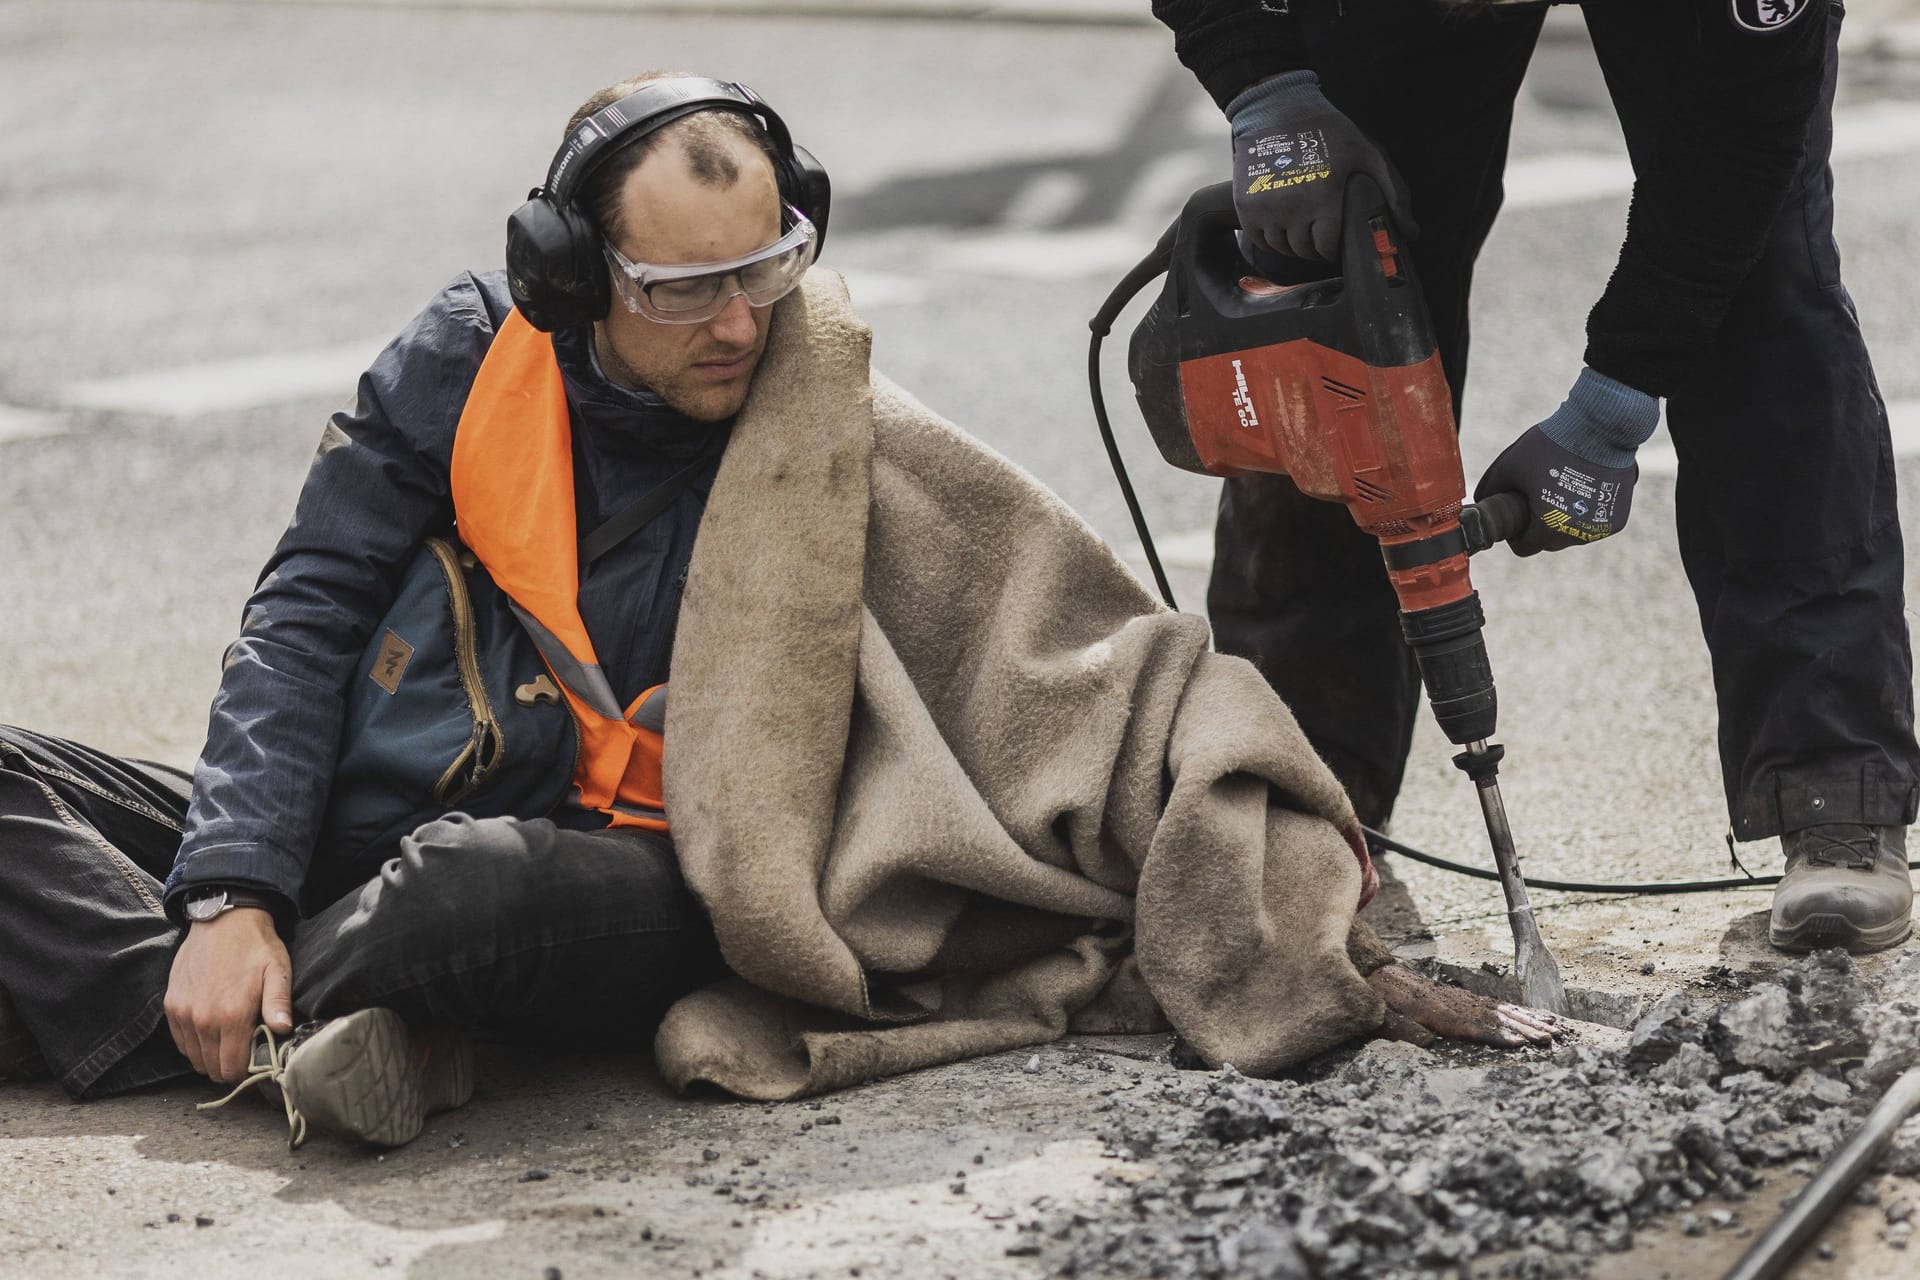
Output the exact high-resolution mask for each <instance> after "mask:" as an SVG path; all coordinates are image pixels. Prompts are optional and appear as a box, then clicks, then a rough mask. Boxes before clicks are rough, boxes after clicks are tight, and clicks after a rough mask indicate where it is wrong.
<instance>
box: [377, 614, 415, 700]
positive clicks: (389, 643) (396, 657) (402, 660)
mask: <svg viewBox="0 0 1920 1280" xmlns="http://www.w3.org/2000/svg"><path fill="white" fill-rule="evenodd" d="M412 659H413V646H412V645H410V644H408V643H407V642H406V641H405V640H402V639H401V638H400V637H399V636H397V635H395V634H394V633H393V632H392V631H391V630H389V631H388V632H387V638H386V639H385V640H382V641H381V642H380V652H379V654H378V655H377V656H375V658H374V660H373V670H371V671H369V672H367V678H368V679H369V680H372V681H373V682H374V683H375V684H377V685H379V686H380V687H381V688H382V689H385V690H386V691H387V692H388V693H396V692H398V691H399V689H400V677H401V676H403V675H405V674H406V671H407V663H408V662H410V661H412Z"/></svg>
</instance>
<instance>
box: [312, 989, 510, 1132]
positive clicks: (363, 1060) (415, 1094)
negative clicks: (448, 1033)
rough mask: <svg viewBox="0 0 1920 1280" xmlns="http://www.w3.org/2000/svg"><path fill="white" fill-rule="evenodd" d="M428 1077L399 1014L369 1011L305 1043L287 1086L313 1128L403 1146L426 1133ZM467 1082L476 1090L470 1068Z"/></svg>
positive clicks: (338, 1021) (334, 1024) (323, 1030)
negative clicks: (423, 1132) (422, 1126)
mask: <svg viewBox="0 0 1920 1280" xmlns="http://www.w3.org/2000/svg"><path fill="white" fill-rule="evenodd" d="M425 1074H426V1073H425V1072H424V1071H423V1070H422V1069H421V1063H420V1057H419V1052H418V1050H417V1049H416V1048H415V1046H414V1043H413V1037H412V1035H411V1034H410V1033H409V1032H408V1031H407V1024H406V1023H405V1022H403V1021H401V1018H400V1015H399V1014H397V1013H395V1012H393V1011H392V1010H391V1009H362V1010H360V1011H359V1012H358V1013H352V1014H348V1015H347V1016H346V1017H344V1018H339V1019H336V1020H334V1021H333V1022H330V1023H328V1024H327V1025H326V1026H324V1027H322V1028H321V1029H320V1031H319V1032H318V1033H317V1034H316V1035H315V1036H314V1037H313V1039H311V1040H309V1041H307V1042H306V1043H305V1044H303V1045H301V1046H300V1047H299V1049H297V1050H296V1051H295V1053H294V1055H293V1060H292V1061H291V1062H289V1063H288V1064H287V1070H286V1074H285V1075H284V1076H282V1077H281V1087H282V1088H283V1089H285V1090H286V1091H287V1094H288V1096H289V1097H291V1098H292V1099H293V1105H294V1107H295V1108H296V1109H297V1110H298V1111H299V1112H300V1114H301V1115H303V1116H305V1117H306V1120H307V1125H308V1127H309V1128H311V1129H313V1130H315V1131H318V1132H321V1133H330V1134H333V1135H335V1136H336V1137H342V1138H352V1139H356V1140H358V1141H360V1142H365V1143H368V1144H370V1145H372V1146H376V1147H398V1146H401V1145H403V1144H405V1143H408V1142H411V1141H413V1140H414V1139H415V1138H417V1137H419V1136H420V1128H421V1125H422V1124H423V1123H424V1122H425V1117H426V1106H425V1099H424V1097H423V1096H422V1095H423V1093H424V1086H425V1079H424V1077H425ZM467 1079H468V1081H469V1090H471V1080H472V1071H471V1069H469V1071H468V1073H467Z"/></svg>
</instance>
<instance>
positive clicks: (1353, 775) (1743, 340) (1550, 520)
mask: <svg viewBox="0 0 1920 1280" xmlns="http://www.w3.org/2000/svg"><path fill="white" fill-rule="evenodd" d="M1153 9H1154V12H1155V14H1156V15H1157V16H1158V17H1160V19H1161V20H1162V21H1164V22H1165V23H1166V24H1167V25H1168V26H1169V27H1171V28H1172V30H1173V32H1174V48H1175V51H1176V52H1177V54H1178V56H1179V58H1180V60H1181V61H1182V62H1183V63H1185V64H1186V65H1187V66H1188V67H1189V68H1190V69H1191V70H1192V71H1193V72H1194V74H1195V75H1196V76H1197V77H1198V78H1199V80H1200V82H1201V84H1202V85H1203V86H1204V87H1205V88H1206V89H1207V91H1208V92H1209V93H1210V94H1211V95H1212V96H1213V98H1214V100H1215V101H1216V102H1217V103H1218V104H1219V105H1220V106H1221V108H1222V109H1223V110H1224V111H1225V112H1226V114H1227V117H1228V120H1229V121H1230V122H1231V125H1232V135H1233V142H1232V146H1233V158H1232V164H1233V169H1232V175H1233V180H1234V183H1235V186H1234V192H1235V207H1236V209H1237V211H1238V213H1239V216H1240V220H1241V225H1242V228H1243V230H1244V233H1245V236H1246V239H1247V241H1248V242H1249V247H1250V250H1251V251H1252V252H1253V253H1255V254H1256V255H1264V256H1263V258H1262V260H1263V262H1265V263H1267V264H1269V265H1271V266H1272V273H1274V274H1281V275H1285V274H1286V273H1287V272H1289V271H1293V272H1305V273H1307V274H1311V273H1312V271H1313V269H1314V268H1315V267H1318V268H1320V269H1321V270H1322V271H1324V263H1325V260H1328V259H1330V258H1331V257H1332V256H1333V255H1334V253H1335V251H1336V246H1337V243H1338V228H1339V224H1340V212H1341V192H1342V189H1343V187H1344V184H1345V180H1346V178H1347V177H1348V176H1349V175H1351V174H1354V173H1356V172H1367V173H1370V174H1372V175H1373V176H1374V177H1375V178H1376V180H1378V181H1379V182H1380V183H1381V184H1382V186H1383V188H1384V189H1385V190H1386V191H1387V192H1388V193H1389V197H1390V199H1392V200H1393V202H1394V203H1395V206H1396V208H1397V209H1398V210H1399V212H1400V214H1401V216H1402V217H1403V218H1404V219H1407V220H1408V225H1410V226H1412V225H1415V224H1417V229H1418V235H1419V239H1418V243H1417V246H1416V254H1417V259H1418V262H1419V266H1420V270H1421V274H1422V277H1423V279H1424V281H1425V284H1426V289H1427V296H1428V301H1429V304H1430V306H1431V308H1432V312H1433V322H1434V326H1435V330H1436V333H1437V336H1438V339H1439V345H1440V352H1441V356H1442V359H1443V362H1444V364H1445V367H1446V371H1447V375H1448V379H1449V382H1450V385H1451V387H1452V390H1453V395H1454V399H1455V402H1456V408H1458V403H1459V399H1460V395H1461V389H1462V385H1463V382H1464V379H1465V375H1466V366H1467V337H1468V335H1467V314H1468V306H1467V304H1468V293H1469V289H1470V287H1471V284H1472V278H1473V264H1474V260H1475V258H1476V256H1477V255H1478V253H1479V251H1480V247H1481V245H1482V243H1483V242H1484V241H1485V239H1486V236H1487V232H1488V230H1489V229H1490V228H1491V226H1492V224H1493V219H1494V216H1495V214H1496V213H1497V212H1498V210H1499V207H1500V202H1501V195H1502V187H1501V178H1502V171H1503V168H1504V165H1505V160H1506V152H1507V138H1508V132H1509V127H1510V124H1511V120H1512V112H1513V103H1514V97H1515V94H1516V92H1517V91H1518V89H1519V86H1520V83H1521V79H1522V77H1523V75H1524V74H1525V72H1526V69H1527V63H1528V60H1529V58H1530V57H1531V55H1532V51H1533V48H1534V44H1535V41H1536V39H1537V38H1538V36H1539V34H1540V30H1541V24H1542V22H1543V20H1544V16H1545V9H1546V6H1545V5H1544V4H1539V3H1534V4H1524V3H1507V2H1504V0H1501V2H1496V3H1485V2H1484V0H1482V2H1475V3H1464V2H1460V0H1368V2H1367V3H1364V4H1356V3H1350V2H1348V3H1343V2H1342V0H1155V2H1154V5H1153ZM1582 9H1583V11H1584V14H1585V18H1586V24H1587V28H1588V31H1589V33H1590V35H1591V37H1592V41H1593V47H1594V50H1595V52H1596V54H1597V55H1598V58H1599V62H1600V66H1601V69H1602V71H1603V72H1604V73H1605V77H1606V82H1607V87H1608V90H1609V92H1610V93H1611V95H1612V98H1613V102H1614V106H1615V109H1616V111H1617V113H1618V115H1619V119H1620V122H1621V128H1622V131H1623V133H1624V134H1625V138H1626V143H1627V149H1628V152H1629V154H1630V156H1631V158H1632V161H1633V167H1634V174H1635V185H1634V195H1633V204H1632V208H1631V212H1630V213H1629V215H1628V219H1627V228H1626V238H1625V243H1624V245H1623V247H1622V249H1621V253H1620V258H1619V265H1618V266H1617V267H1616V269H1615V271H1614V274H1613V277H1612V280H1611V281H1610V282H1609V284H1608V286H1607V289H1606V291H1605V293H1604V294H1603V296H1602V297H1601V298H1600V300H1599V301H1598V303H1596V304H1595V306H1594V307H1593V309H1592V311H1591V313H1590V314H1589V316H1588V320H1587V334H1588V345H1587V350H1586V356H1585V367H1584V368H1582V369H1580V370H1578V371H1576V372H1577V376H1576V377H1574V378H1572V389H1571V390H1570V392H1569V393H1568V395H1567V398H1566V400H1565V402H1564V403H1562V404H1561V406H1560V407H1559V408H1558V409H1557V410H1555V411H1554V412H1553V413H1552V414H1550V415H1549V416H1547V417H1546V418H1545V419H1544V420H1543V421H1541V422H1540V423H1539V424H1537V425H1536V426H1534V427H1532V428H1531V429H1529V430H1528V431H1526V432H1525V433H1524V434H1522V435H1521V436H1520V437H1519V438H1518V439H1517V440H1515V441H1514V442H1513V443H1512V445H1510V446H1509V447H1508V448H1507V449H1506V451H1505V452H1504V453H1502V454H1501V455H1500V456H1499V458H1498V459H1497V460H1496V461H1495V462H1494V463H1493V465H1492V466H1491V467H1490V468H1489V469H1488V470H1487V472H1486V474H1485V475H1484V476H1483V477H1482V479H1481V480H1480V483H1479V485H1478V488H1477V493H1478V494H1480V495H1485V494H1487V493H1492V492H1498V491H1516V492H1519V493H1521V494H1524V495H1525V496H1526V497H1527V498H1528V500H1529V502H1530V504H1531V505H1532V508H1533V512H1534V515H1535V520H1534V522H1533V523H1532V524H1531V525H1530V527H1529V528H1528V529H1527V530H1526V532H1525V533H1524V534H1522V535H1521V536H1520V537H1518V538H1516V539H1515V540H1514V543H1513V546H1514V549H1515V550H1516V551H1518V552H1519V553H1520V554H1521V555H1532V554H1534V553H1536V552H1539V551H1543V550H1560V549H1563V548H1567V547H1574V546H1580V545H1584V544H1586V543H1588V542H1593V541H1597V540H1598V539H1600V538H1604V537H1607V536H1609V535H1610V534H1613V533H1615V532H1618V531H1619V530H1620V529H1621V528H1623V527H1624V526H1625V525H1626V522H1627V518H1628V515H1629V512H1630V509H1631V502H1632V496H1633V487H1634V481H1635V479H1636V478H1637V475H1638V468H1637V466H1636V464H1635V462H1634V454H1635V450H1636V449H1637V448H1638V446H1639V445H1640V444H1642V443H1643V442H1644V441H1645V440H1646V439H1647V438H1648V437H1649V436H1650V435H1651V434H1652V433H1653V431H1654V429H1655V426H1656V424H1657V423H1658V420H1659V416H1660V401H1661V400H1662V399H1664V400H1665V401H1666V407H1667V419H1668V423H1669V427H1670V430H1671V433H1672V436H1673V442H1674V446H1675V448H1676V450H1677V452H1678V454H1679V464H1680V470H1679V480H1678V488H1677V493H1676V504H1677V507H1678V528H1679V541H1680V554H1681V560H1682V563H1683V564H1684V566H1685V569H1686V572H1687V576H1688V579H1689V581H1690V582H1691V584H1692V586H1693V590H1694V594H1695V597H1696V599H1697V601H1698V605H1699V610H1700V620H1701V628H1702V631H1703V633H1704V634H1705V637H1706V641H1707V645H1708V649H1709V651H1710V653H1711V656H1712V661H1713V672H1714V683H1715V692H1716V695H1717V698H1718V704H1719V713H1720V726H1719V734H1720V738H1719V741H1720V758H1721V768H1722V773H1723V777H1724V782H1725V787H1726V795H1727V804H1728V810H1729V814H1730V817H1731V822H1732V829H1733V832H1734V834H1736V835H1737V836H1738V837H1739V838H1740V839H1742V840H1756V839H1760V838H1763V837H1768V836H1776V835H1777V836H1779V837H1780V838H1781V842H1782V845H1783V848H1784V851H1785V854H1786V861H1787V870H1786V877H1785V879H1784V880H1783V881H1782V883H1781V884H1780V886H1779V888H1778V889H1777V890H1776V892H1775V895H1774V901H1773V912H1772V921H1771V929H1770V937H1771V939H1772V942H1773V944H1774V945H1775V946H1777V947H1781V948H1784V949H1789V950H1804V949H1808V948H1813V947H1824V946H1835V945H1839V946H1845V947H1847V948H1849V949H1851V950H1854V951H1873V950H1879V949H1881V948H1885V947H1890V946H1893V945H1895V944H1897V943H1899V942H1900V941H1901V940H1902V939H1904V938H1905V937H1906V936H1907V934H1908V932H1909V930H1910V928H1911V924H1910V916H1911V907H1912V887H1911V882H1910V880H1909V876H1908V872H1907V861H1906V852H1905V844H1906V826H1907V824H1909V823H1910V822H1912V821H1913V820H1914V817H1915V811H1916V802H1917V800H1920V788H1917V787H1916V781H1917V778H1920V750H1916V747H1915V741H1914V734H1913V701H1912V659H1911V655H1910V650H1909V646H1908V639H1907V627H1906V623H1905V620H1904V617H1903V614H1902V608H1903V596H1902V568H1903V565H1902V560H1903V556H1902V547H1901V535H1900V526H1899V523H1898V519H1897V513H1896V510H1895V491H1894V472H1893V465H1892V456H1891V450H1890V444H1889V435H1888V425H1887V416H1886V410H1885V407H1884V406H1883V404H1882V403H1881V399H1880V394H1879V391H1878V388H1877V387H1876V385H1875V381H1874V375H1873V369H1872V365H1871V363H1870V361H1869V358H1868V355H1867V350H1866V346H1865V344H1864V342H1863V340H1862V337H1861V334H1860V329H1859V326H1858V323H1857V321H1856V318H1855V315H1854V309H1853V303H1852V301H1851V299H1850V298H1849V297H1848V295H1847V293H1846V290H1845V289H1844V288H1843V287H1842V285H1841V282H1840V260H1839V251H1838V248H1837V247H1836V245H1835V243H1834V239H1833V233H1832V217H1833V181H1832V176H1831V172H1830V170H1829V168H1828V156H1829V152H1830V150H1831V145H1832V139H1833V125H1832V108H1833V97H1834V85H1835V75H1836V70H1837V54H1836V43H1837V40H1838V36H1839V28H1840V20H1841V14H1842V7H1841V5H1839V4H1838V3H1834V4H1831V5H1830V4H1828V3H1825V2H1824V0H1603V2H1602V0H1596V2H1595V3H1591V4H1585V5H1583V6H1582ZM1217 548H1218V554H1217V557H1216V560H1215V563H1214V570H1213V577H1212V581H1211V583H1210V586H1209V591H1208V608H1209V611H1210V613H1211V615H1212V620H1213V625H1214V630H1215V635H1216V637H1217V641H1218V644H1219V645H1220V647H1221V648H1222V649H1223V650H1225V651H1227V652H1230V653H1237V654H1241V655H1244V656H1246V657H1248V658H1250V659H1252V660H1253V661H1254V663H1255V664H1256V665H1258V666H1259V667H1260V669H1261V670H1262V671H1263V672H1264V673H1265V674H1266V676H1267V678H1268V680H1269V681H1270V682H1271V683H1272V684H1273V686H1274V687H1275V689H1277V690H1278V691H1279V692H1280V693H1281V695H1282V696H1283V697H1284V698H1285V699H1286V700H1287V702H1288V703H1289V704H1290V705H1291V706H1292V708H1293V710H1294V712H1295V714H1296V715H1297V716H1298V717H1299V718H1300V720H1301V722H1302V724H1303V725H1304V726H1305V727H1306V729H1307V732H1308V735H1309V737H1310V738H1311V739H1312V740H1313V741H1314V742H1315V744H1316V745H1317V746H1318V748H1319V749H1320V751H1321V752H1322V754H1323V756H1324V757H1325V759H1326V760H1327V761H1328V762H1329V763H1330V764H1331V765H1332V767H1333V769H1334V771H1335V773H1336V774H1338V775H1339V776H1340V777H1341V779H1342V780H1343V781H1344V782H1345V783H1346V785H1347V787H1348V789H1349V793H1350V794H1351V796H1352V798H1353V800H1354V803H1355V806H1356V808H1357V809H1358V810H1359V812H1360V814H1361V817H1362V819H1363V820H1366V821H1368V822H1369V824H1370V825H1378V824H1383V823H1384V822H1385V821H1386V820H1387V817H1388V814H1389V813H1390V811H1391V809H1392V806H1393V802H1394V798H1395V795H1396V793H1397V791H1398V790H1399V787H1400V782H1401V777H1402V771H1403V768H1404V765H1405V760H1406V755H1407V749H1408V743H1409V740H1410V736H1411V733H1412V728H1413V722H1414V717H1415V715H1416V713H1417V709H1418V705H1419V698H1418V693H1419V683H1418V676H1417V673H1416V670H1415V668H1414V665H1413V662H1412V660H1411V658H1410V656H1409V655H1408V652H1407V649H1406V647H1405V646H1404V645H1403V644H1402V643H1401V641H1400V637H1399V633H1398V628H1397V626H1396V623H1395V609H1396V603H1395V600H1394V596H1393V593H1392V591H1391V590H1390V589H1389V587H1388V585H1387V579H1386V575H1385V573H1384V571H1383V570H1382V567H1381V563H1380V557H1379V550H1378V547H1377V546H1376V545H1375V543H1374V542H1373V540H1372V539H1370V538H1368V537H1366V536H1365V535H1363V534H1362V533H1361V532H1360V531H1359V530H1358V529H1357V528H1356V527H1355V525H1354V523H1353V521H1352V520H1351V519H1350V518H1349V517H1348V516H1347V514H1346V512H1344V511H1342V510H1340V509H1339V508H1338V507H1336V506H1333V505H1331V504H1324V503H1319V502H1315V501H1313V500H1311V499H1307V498H1304V497H1302V496H1301V495H1300V493H1299V492H1298V490H1296V489H1295V488H1294V486H1293V485H1292V483H1291V482H1290V481H1288V480H1286V479H1284V478H1278V477H1270V476H1259V475H1253V476H1246V477H1241V478H1236V479H1233V480H1229V481H1227V482H1226V484H1225V488H1224V492H1223V494H1222V497H1221V502H1220V513H1219V523H1218V529H1217Z"/></svg>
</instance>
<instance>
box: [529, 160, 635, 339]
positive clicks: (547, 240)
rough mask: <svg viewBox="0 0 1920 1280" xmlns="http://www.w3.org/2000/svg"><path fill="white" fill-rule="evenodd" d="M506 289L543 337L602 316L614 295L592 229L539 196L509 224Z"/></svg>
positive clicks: (570, 211) (565, 208)
mask: <svg viewBox="0 0 1920 1280" xmlns="http://www.w3.org/2000/svg"><path fill="white" fill-rule="evenodd" d="M507 288H508V289H509V290H510V291H511V292H512V294H513V304H514V306H516V307H518V308H519V310H520V313H521V314H522V315H524V316H525V317H526V318H527V323H529V324H531V325H532V326H533V327H534V328H536V329H538V330H540V331H541V332H543V333H553V332H556V331H557V330H561V329H571V328H574V327H576V326H578V325H582V324H590V323H592V322H593V321H595V320H599V319H601V318H602V317H604V316H605V315H606V314H607V307H608V305H609V303H610V302H611V301H612V296H611V292H610V289H609V286H608V280H607V264H606V260H605V259H604V258H603V257H602V255H601V252H600V235H599V233H598V232H597V231H595V230H594V229H593V224H592V223H591V222H589V221H588V220H587V219H586V218H585V217H584V216H583V215H582V214H581V213H580V212H579V211H578V210H576V209H574V208H573V207H572V206H570V205H556V204H555V203H554V202H553V201H552V200H550V199H548V198H547V197H546V195H545V194H543V193H538V192H536V193H535V194H534V195H533V196H532V197H531V198H530V199H528V201H527V202H526V203H525V204H523V205H521V206H520V207H519V208H518V209H516V210H514V212H513V214H512V216H510V217H509V218H508V219H507Z"/></svg>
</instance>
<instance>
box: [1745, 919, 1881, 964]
mask: <svg viewBox="0 0 1920 1280" xmlns="http://www.w3.org/2000/svg"><path fill="white" fill-rule="evenodd" d="M1912 932H1913V918H1912V917H1911V916H1905V917H1902V918H1900V919H1897V920H1889V921H1887V923H1885V924H1884V925H1881V926H1879V927H1878V928H1873V929H1862V928H1860V927H1859V926H1858V925H1856V924H1854V923H1853V921H1851V920H1849V919H1847V918H1846V917H1845V916H1842V915H1811V916H1808V917H1807V918H1806V919H1805V920H1802V921H1801V922H1800V923H1799V924H1797V925H1794V926H1793V927H1792V928H1786V929H1783V928H1781V927H1780V926H1778V925H1774V924H1769V925H1768V926H1767V941H1768V942H1770V943H1772V944H1773V946H1774V947H1775V948H1776V949H1777V950H1780V951H1821V950H1825V949H1826V948H1828V947H1844V948H1846V949H1847V950H1848V951H1850V952H1852V953H1853V954H1854V955H1866V954H1867V953H1869V952H1873V951H1885V950H1886V949H1887V948H1889V947H1897V946H1899V945H1900V944H1901V943H1903V942H1905V941H1906V940H1907V936H1908V935H1909V934H1911V933H1912Z"/></svg>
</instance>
